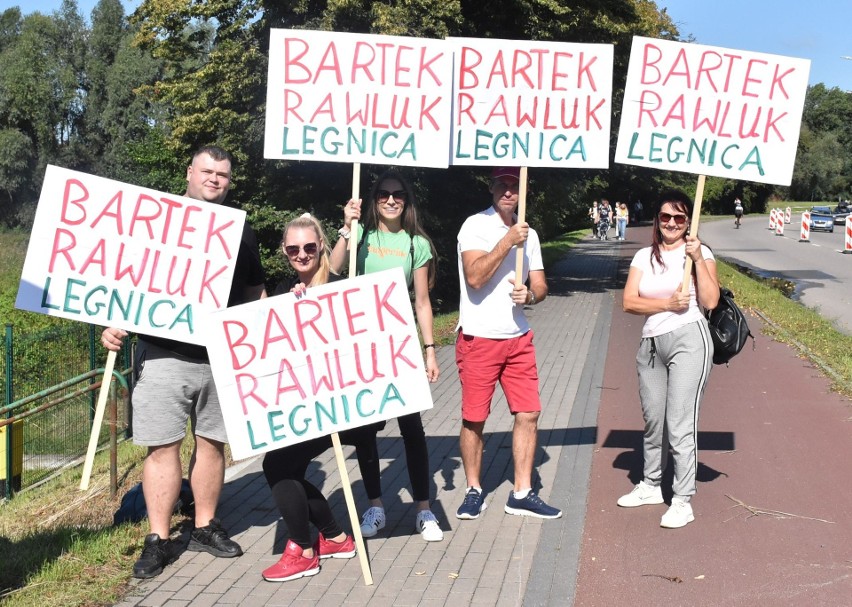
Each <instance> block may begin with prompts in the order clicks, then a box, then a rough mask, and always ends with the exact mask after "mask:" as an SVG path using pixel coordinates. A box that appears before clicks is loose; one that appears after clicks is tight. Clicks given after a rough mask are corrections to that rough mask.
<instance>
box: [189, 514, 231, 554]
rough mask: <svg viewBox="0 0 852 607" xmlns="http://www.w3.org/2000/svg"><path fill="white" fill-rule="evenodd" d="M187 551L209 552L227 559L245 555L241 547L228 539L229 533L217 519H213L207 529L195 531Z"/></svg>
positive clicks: (200, 528)
mask: <svg viewBox="0 0 852 607" xmlns="http://www.w3.org/2000/svg"><path fill="white" fill-rule="evenodd" d="M186 549H187V550H192V551H193V552H209V553H210V554H212V555H213V556H218V557H222V558H226V559H230V558H234V557H235V556H240V555H241V554H242V553H243V549H242V548H240V545H239V544H238V543H236V542H235V541H234V540H232V539H230V538H229V537H228V532H227V531H225V528H224V527H222V523H220V522H219V519H217V518H211V519H210V522H209V523H208V524H207V526H206V527H197V528H195V529H193V530H192V535H191V536H190V539H189V546H187V547H186Z"/></svg>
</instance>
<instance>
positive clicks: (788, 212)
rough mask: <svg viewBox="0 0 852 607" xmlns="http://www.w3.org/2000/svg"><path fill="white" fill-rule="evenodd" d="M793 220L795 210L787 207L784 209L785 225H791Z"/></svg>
mask: <svg viewBox="0 0 852 607" xmlns="http://www.w3.org/2000/svg"><path fill="white" fill-rule="evenodd" d="M792 220H793V209H791V208H790V207H787V208H786V209H784V223H790V222H791V221H792Z"/></svg>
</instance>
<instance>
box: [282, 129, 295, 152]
mask: <svg viewBox="0 0 852 607" xmlns="http://www.w3.org/2000/svg"><path fill="white" fill-rule="evenodd" d="M289 134H290V127H289V126H285V127H284V140H283V142H282V144H281V154H282V155H283V156H287V155H288V154H298V153H299V148H288V147H287V136H288V135H289Z"/></svg>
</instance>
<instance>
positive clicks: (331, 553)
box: [317, 533, 355, 559]
mask: <svg viewBox="0 0 852 607" xmlns="http://www.w3.org/2000/svg"><path fill="white" fill-rule="evenodd" d="M317 552H319V557H320V558H321V559H351V558H352V557H353V556H355V540H353V539H352V536H351V535H347V536H346V539H345V540H343V541H342V542H332V541H331V540H327V539H325V537H323V535H322V533H320V534H319V544H318V549H317Z"/></svg>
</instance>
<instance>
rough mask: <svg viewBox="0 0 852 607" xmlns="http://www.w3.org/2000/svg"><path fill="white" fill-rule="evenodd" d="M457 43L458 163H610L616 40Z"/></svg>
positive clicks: (566, 165) (455, 124)
mask: <svg viewBox="0 0 852 607" xmlns="http://www.w3.org/2000/svg"><path fill="white" fill-rule="evenodd" d="M449 41H450V42H451V43H453V44H454V55H455V76H454V83H453V84H454V87H453V118H452V120H453V125H452V128H453V142H452V146H453V147H452V160H451V163H452V164H462V165H513V166H548V167H564V168H607V167H608V166H609V145H610V115H611V114H612V108H611V106H612V58H613V50H612V46H611V45H608V44H574V43H563V42H538V41H533V42H530V41H520V40H496V39H474V38H450V39H449Z"/></svg>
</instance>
